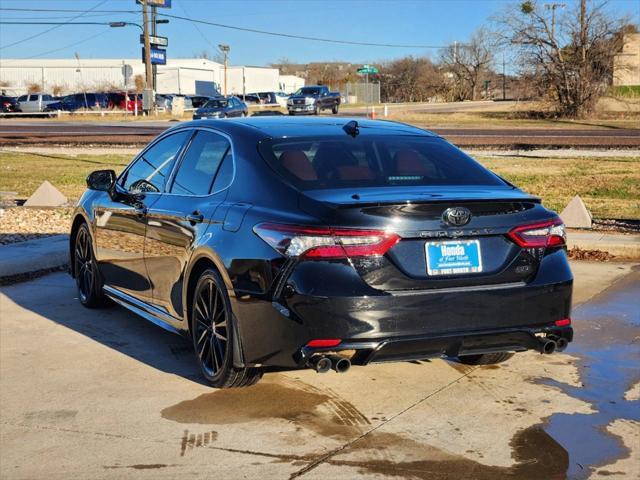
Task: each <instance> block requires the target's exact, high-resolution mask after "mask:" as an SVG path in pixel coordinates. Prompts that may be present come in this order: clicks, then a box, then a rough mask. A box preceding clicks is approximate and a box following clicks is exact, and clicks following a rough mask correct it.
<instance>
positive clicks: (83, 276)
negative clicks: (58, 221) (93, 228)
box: [73, 223, 109, 308]
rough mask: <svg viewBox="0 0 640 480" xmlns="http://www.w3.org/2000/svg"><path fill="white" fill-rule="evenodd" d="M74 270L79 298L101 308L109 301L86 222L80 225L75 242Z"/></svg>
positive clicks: (85, 302) (82, 301)
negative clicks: (105, 293)
mask: <svg viewBox="0 0 640 480" xmlns="http://www.w3.org/2000/svg"><path fill="white" fill-rule="evenodd" d="M73 262H74V265H73V272H74V276H75V279H76V287H77V289H78V299H79V300H80V303H81V304H82V305H83V306H85V307H87V308H99V307H104V306H106V305H107V304H108V303H109V302H108V300H107V297H106V296H105V295H104V293H103V292H102V278H101V276H100V271H99V270H98V264H97V263H96V258H95V255H94V254H93V242H92V241H91V233H90V232H89V227H88V226H87V224H86V223H83V224H82V225H80V228H78V231H77V232H76V237H75V240H74V243H73Z"/></svg>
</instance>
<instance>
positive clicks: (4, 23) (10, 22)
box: [0, 20, 113, 26]
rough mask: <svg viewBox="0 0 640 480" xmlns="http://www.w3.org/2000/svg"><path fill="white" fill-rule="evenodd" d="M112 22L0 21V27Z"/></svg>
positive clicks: (106, 23) (104, 23)
mask: <svg viewBox="0 0 640 480" xmlns="http://www.w3.org/2000/svg"><path fill="white" fill-rule="evenodd" d="M111 23H113V22H23V21H19V22H13V21H8V22H5V21H4V20H0V25H59V26H62V25H109V24H111Z"/></svg>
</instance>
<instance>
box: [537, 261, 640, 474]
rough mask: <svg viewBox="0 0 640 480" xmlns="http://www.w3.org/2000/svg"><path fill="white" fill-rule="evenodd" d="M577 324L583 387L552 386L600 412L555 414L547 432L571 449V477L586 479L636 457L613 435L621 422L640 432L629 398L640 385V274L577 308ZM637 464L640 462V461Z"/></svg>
mask: <svg viewBox="0 0 640 480" xmlns="http://www.w3.org/2000/svg"><path fill="white" fill-rule="evenodd" d="M573 322H574V328H575V331H576V336H575V340H574V343H572V344H571V354H572V355H573V356H576V357H578V359H579V360H578V362H577V364H576V365H577V367H578V369H579V372H580V385H579V386H577V387H576V386H569V385H563V384H562V383H560V382H554V381H553V380H547V381H546V383H547V384H549V385H556V386H558V387H559V388H561V389H562V390H563V391H564V392H565V393H567V394H568V395H571V396H573V397H575V398H579V399H581V400H583V401H585V402H588V403H589V404H591V406H592V408H593V409H594V410H595V413H590V414H586V415H585V414H554V415H552V416H551V417H550V418H549V420H548V422H547V425H545V431H546V432H548V433H549V434H550V435H551V436H552V437H553V438H554V439H556V441H558V443H559V444H560V445H561V446H562V447H563V448H564V449H565V450H567V452H568V454H569V458H570V463H569V469H568V472H567V475H568V477H569V478H575V479H581V478H588V476H589V473H590V471H589V468H588V467H592V468H596V469H597V467H600V466H604V465H607V464H608V463H611V461H612V460H613V459H618V458H624V457H628V456H629V455H630V452H629V450H628V448H627V447H625V446H624V444H622V442H621V441H620V439H619V438H617V437H616V436H615V435H612V434H611V433H609V432H608V431H607V429H606V427H607V426H608V425H610V424H611V423H613V422H614V421H615V420H618V419H623V420H633V421H635V422H638V423H637V424H636V428H638V429H640V399H635V400H628V399H625V394H626V392H627V391H629V390H630V389H631V388H632V387H633V386H634V385H635V384H637V383H638V382H640V272H637V271H636V272H635V273H633V274H631V275H629V276H628V277H627V278H626V279H625V280H623V281H621V282H620V283H619V284H617V285H616V286H615V287H614V288H612V289H610V290H609V291H606V292H604V293H602V294H601V295H600V296H598V297H597V298H596V299H594V300H593V301H591V302H589V303H587V304H584V305H581V306H579V307H578V308H576V309H575V310H574V312H573ZM636 447H638V445H636ZM638 454H639V453H638V451H637V450H636V452H635V455H638ZM636 459H637V460H638V461H639V462H640V457H636ZM604 471H606V470H604ZM609 473H610V474H612V475H615V474H616V473H615V472H609ZM605 475H606V474H605Z"/></svg>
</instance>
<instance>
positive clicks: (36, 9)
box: [0, 2, 140, 13]
mask: <svg viewBox="0 0 640 480" xmlns="http://www.w3.org/2000/svg"><path fill="white" fill-rule="evenodd" d="M103 3H105V2H102V3H100V4H98V5H97V6H96V7H95V8H92V9H90V10H77V9H74V8H6V7H0V10H4V11H7V12H57V13H61V12H63V13H78V12H80V13H84V12H94V13H140V12H139V11H138V10H96V8H97V7H99V6H100V5H102V4H103Z"/></svg>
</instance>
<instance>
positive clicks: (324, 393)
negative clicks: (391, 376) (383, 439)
mask: <svg viewBox="0 0 640 480" xmlns="http://www.w3.org/2000/svg"><path fill="white" fill-rule="evenodd" d="M161 415H162V417H163V418H166V419H168V420H173V421H175V422H179V423H192V424H193V423H199V424H206V425H225V424H238V423H247V422H251V421H256V420H262V419H274V418H280V419H283V420H287V421H292V422H295V423H296V425H299V426H302V427H308V428H310V429H312V430H314V431H316V432H318V433H319V434H321V435H323V436H330V437H334V436H335V437H350V436H352V435H353V434H354V433H358V432H359V431H360V429H359V428H358V427H359V426H361V425H368V424H369V420H368V419H367V418H366V417H365V416H364V415H363V414H362V413H360V411H358V410H357V409H356V408H355V407H354V406H353V405H352V404H351V403H349V402H347V401H345V400H343V399H341V398H340V397H339V396H338V395H337V394H335V393H334V392H332V391H331V390H329V389H327V388H323V389H322V390H320V389H319V388H316V387H313V386H311V385H308V384H305V383H302V382H294V381H291V380H288V379H287V378H286V377H283V376H281V375H274V376H273V377H272V379H263V381H262V382H260V383H258V384H257V385H255V386H253V387H251V388H239V389H227V390H218V391H213V392H211V393H205V394H203V395H200V396H199V397H196V398H194V399H193V400H185V401H183V402H180V403H178V404H176V405H173V406H171V407H168V408H165V409H164V410H162V412H161Z"/></svg>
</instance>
